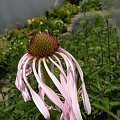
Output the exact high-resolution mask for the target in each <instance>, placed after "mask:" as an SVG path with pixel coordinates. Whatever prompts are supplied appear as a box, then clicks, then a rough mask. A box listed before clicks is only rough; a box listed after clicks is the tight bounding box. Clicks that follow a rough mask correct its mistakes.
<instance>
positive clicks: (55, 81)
mask: <svg viewBox="0 0 120 120" xmlns="http://www.w3.org/2000/svg"><path fill="white" fill-rule="evenodd" d="M43 64H44V67H45V69H46V71H47V73H48V75H49V76H50V78H51V80H52V81H53V83H54V84H55V86H56V87H57V88H58V90H59V91H60V93H61V94H62V95H63V97H64V98H65V99H66V100H67V102H68V103H69V104H70V103H71V101H70V98H69V96H68V94H67V91H66V90H65V88H64V87H63V86H62V85H61V84H60V82H59V80H58V79H57V78H56V77H55V75H54V74H53V73H51V72H50V70H49V68H48V66H47V64H46V62H45V59H43Z"/></svg>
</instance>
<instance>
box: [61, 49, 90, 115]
mask: <svg viewBox="0 0 120 120" xmlns="http://www.w3.org/2000/svg"><path fill="white" fill-rule="evenodd" d="M59 51H61V52H63V53H64V54H66V55H67V56H70V57H71V58H72V59H73V61H74V62H75V64H76V67H77V69H78V72H79V74H80V77H81V81H82V99H83V101H84V102H83V104H84V108H85V110H86V112H87V114H90V113H91V105H90V101H89V97H88V94H87V91H86V88H85V83H84V79H83V72H82V69H81V67H80V66H79V64H78V62H77V61H76V59H75V58H74V57H73V56H72V55H71V54H70V53H69V52H67V51H65V50H64V49H63V48H59Z"/></svg>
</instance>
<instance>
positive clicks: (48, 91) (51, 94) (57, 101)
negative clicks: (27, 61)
mask: <svg viewBox="0 0 120 120" xmlns="http://www.w3.org/2000/svg"><path fill="white" fill-rule="evenodd" d="M35 61H36V59H34V60H33V72H34V75H35V77H36V80H37V82H38V84H39V85H40V86H41V88H42V89H43V90H44V92H45V93H46V95H47V96H48V97H49V99H50V100H51V101H52V102H53V103H55V105H57V106H58V107H59V108H61V109H62V110H63V103H62V101H61V100H60V99H59V97H58V96H57V94H56V93H55V92H54V91H53V90H52V89H51V88H49V87H48V86H46V85H45V84H44V83H43V82H41V80H40V78H39V76H38V74H37V72H36V69H35Z"/></svg>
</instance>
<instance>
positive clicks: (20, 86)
mask: <svg viewBox="0 0 120 120" xmlns="http://www.w3.org/2000/svg"><path fill="white" fill-rule="evenodd" d="M27 57H28V55H27V54H25V55H24V56H23V57H22V58H21V60H20V61H19V64H18V66H19V67H18V72H17V76H16V81H15V85H16V87H17V88H18V89H19V90H20V92H21V93H22V96H23V99H24V101H25V102H27V101H29V100H31V99H30V95H29V93H28V90H27V88H26V86H25V84H24V82H23V80H22V72H23V65H24V63H25V61H26V58H27Z"/></svg>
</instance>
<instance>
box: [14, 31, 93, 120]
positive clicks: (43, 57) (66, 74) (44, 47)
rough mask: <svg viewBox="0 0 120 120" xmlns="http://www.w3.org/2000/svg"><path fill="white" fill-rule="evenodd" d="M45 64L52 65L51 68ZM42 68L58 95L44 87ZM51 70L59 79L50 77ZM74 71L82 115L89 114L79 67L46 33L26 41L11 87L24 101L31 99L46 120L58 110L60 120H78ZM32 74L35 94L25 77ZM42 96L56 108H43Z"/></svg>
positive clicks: (89, 109) (44, 103) (78, 112)
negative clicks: (81, 101) (57, 72)
mask: <svg viewBox="0 0 120 120" xmlns="http://www.w3.org/2000/svg"><path fill="white" fill-rule="evenodd" d="M61 59H62V60H61ZM48 64H52V66H51V68H50V67H49V65H48ZM36 66H37V69H36ZM42 67H44V69H45V70H46V73H47V75H48V76H49V77H50V79H51V82H53V84H54V85H55V86H56V88H57V91H59V94H60V95H59V94H58V93H57V92H55V90H54V89H52V86H49V85H46V83H45V80H44V76H43V71H42ZM54 68H57V69H58V70H59V71H60V77H59V80H58V77H56V76H55V75H54ZM76 70H78V73H79V76H80V79H81V81H82V82H81V96H82V100H83V105H84V108H85V111H86V113H87V114H90V113H91V105H90V102H89V97H88V94H87V91H86V88H85V83H84V79H83V72H82V69H81V67H80V66H79V64H78V62H77V61H76V60H75V58H74V57H73V56H72V55H71V54H70V53H69V52H67V51H66V50H64V49H63V48H61V47H60V46H59V43H58V42H57V40H56V39H55V38H54V37H52V36H51V35H49V34H48V33H37V34H35V35H34V36H33V37H32V39H31V40H30V43H29V47H28V52H27V53H26V54H25V55H24V56H23V57H22V58H21V59H20V61H19V64H18V72H17V76H16V81H15V85H16V87H17V88H18V89H19V90H20V91H21V93H22V96H23V99H24V101H25V102H27V101H29V100H31V98H32V99H33V101H34V103H35V105H36V106H37V108H38V109H39V111H40V112H41V114H42V115H43V116H44V118H45V119H50V112H49V111H50V110H55V109H59V110H61V112H62V113H61V117H60V120H82V116H81V112H80V106H79V100H78V92H77V80H76V76H77V75H76ZM32 72H33V74H34V76H35V78H36V80H37V83H38V90H39V92H38V93H37V92H36V91H35V90H33V88H32V87H31V85H30V83H29V80H28V76H29V75H30V74H32ZM46 81H47V80H46ZM30 94H31V97H30ZM45 96H47V97H48V99H49V100H50V101H51V102H52V103H54V104H55V106H56V108H54V107H52V106H48V105H47V103H46V102H45V100H44V97H45ZM61 97H62V99H61Z"/></svg>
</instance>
